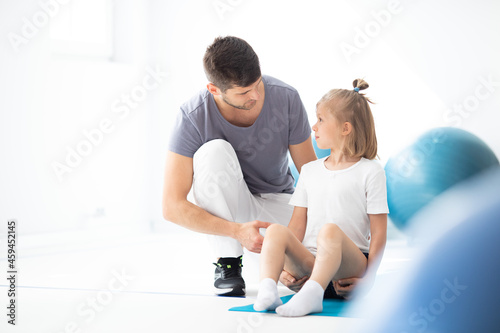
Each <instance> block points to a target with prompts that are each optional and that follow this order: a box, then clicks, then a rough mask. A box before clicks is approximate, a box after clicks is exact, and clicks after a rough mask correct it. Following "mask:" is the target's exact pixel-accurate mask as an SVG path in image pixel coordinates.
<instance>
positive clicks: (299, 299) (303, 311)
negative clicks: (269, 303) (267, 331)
mask: <svg viewBox="0 0 500 333" xmlns="http://www.w3.org/2000/svg"><path fill="white" fill-rule="evenodd" d="M323 294H324V290H323V288H322V287H321V285H320V284H319V283H318V282H316V281H314V280H307V282H306V283H304V285H303V286H302V288H301V289H300V291H299V292H298V293H297V294H295V296H293V297H292V299H291V300H289V301H288V302H287V303H286V304H285V305H282V306H279V307H278V308H276V313H277V314H279V315H280V316H285V317H299V316H305V315H307V314H310V313H314V312H321V311H323Z"/></svg>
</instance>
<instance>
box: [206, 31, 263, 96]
mask: <svg viewBox="0 0 500 333" xmlns="http://www.w3.org/2000/svg"><path fill="white" fill-rule="evenodd" d="M203 67H204V68H205V74H206V76H207V79H208V80H209V81H210V82H212V83H213V84H214V85H215V86H216V87H218V88H219V89H221V90H222V92H225V91H226V90H227V89H230V88H233V87H235V86H238V87H248V86H250V85H251V84H252V83H255V82H256V81H257V80H258V79H259V78H260V76H261V73H260V64H259V57H258V56H257V54H256V53H255V52H254V50H253V49H252V47H251V46H250V45H249V44H248V43H247V42H246V41H244V40H243V39H241V38H238V37H232V36H228V37H217V38H216V39H215V40H214V42H213V43H212V45H210V46H209V47H208V48H207V51H206V52H205V56H204V57H203Z"/></svg>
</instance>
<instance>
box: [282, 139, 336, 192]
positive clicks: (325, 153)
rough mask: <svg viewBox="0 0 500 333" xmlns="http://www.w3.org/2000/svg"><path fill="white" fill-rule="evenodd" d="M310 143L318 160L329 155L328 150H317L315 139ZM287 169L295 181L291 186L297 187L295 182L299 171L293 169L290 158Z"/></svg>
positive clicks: (297, 179) (293, 165)
mask: <svg viewBox="0 0 500 333" xmlns="http://www.w3.org/2000/svg"><path fill="white" fill-rule="evenodd" d="M312 143H313V147H314V152H315V153H316V156H317V157H318V158H323V157H326V156H328V155H330V149H320V148H318V144H317V143H316V139H314V138H313V140H312ZM288 167H289V168H290V171H291V172H292V176H293V178H294V179H295V183H294V184H293V186H297V182H298V181H299V171H298V170H297V168H296V167H295V164H294V163H293V160H292V159H291V158H289V163H288Z"/></svg>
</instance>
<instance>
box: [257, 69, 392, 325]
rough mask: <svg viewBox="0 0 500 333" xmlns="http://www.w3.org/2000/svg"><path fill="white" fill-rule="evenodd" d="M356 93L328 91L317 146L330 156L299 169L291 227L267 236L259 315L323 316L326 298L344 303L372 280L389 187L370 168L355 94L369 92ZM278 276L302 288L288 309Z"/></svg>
mask: <svg viewBox="0 0 500 333" xmlns="http://www.w3.org/2000/svg"><path fill="white" fill-rule="evenodd" d="M353 86H354V90H346V89H334V90H331V91H329V92H328V93H327V94H326V95H324V96H323V98H321V100H320V101H319V102H318V104H317V105H316V116H317V122H316V124H315V125H314V126H313V127H312V129H313V131H314V132H315V136H316V142H317V144H318V147H319V148H323V149H327V148H328V149H330V150H331V153H330V156H328V157H326V158H323V159H320V160H317V161H313V162H310V163H308V164H306V165H304V166H303V167H302V172H301V175H300V178H299V182H298V184H297V188H296V190H295V193H294V194H293V197H292V199H291V200H290V204H291V205H294V206H295V208H294V211H293V215H292V218H291V220H290V224H289V225H288V227H284V226H281V225H278V224H273V225H271V226H270V227H268V228H267V231H266V236H265V238H264V244H263V246H262V252H261V258H260V266H261V267H260V278H261V282H260V286H259V292H258V295H257V301H256V303H255V305H254V309H255V310H256V311H264V310H274V309H275V310H276V312H277V313H278V314H279V315H282V316H291V317H294V316H304V315H307V314H309V313H313V312H321V311H322V310H323V298H324V297H328V295H332V294H333V295H334V296H336V297H338V296H337V295H340V296H347V295H348V294H349V292H350V291H351V290H352V289H353V287H354V285H355V284H356V283H357V282H358V280H359V279H361V278H363V280H369V281H370V280H373V279H374V276H375V273H376V270H377V268H378V266H379V263H380V260H381V257H382V253H383V252H384V248H385V242H386V231H387V214H388V207H387V194H386V193H387V191H386V179H385V173H384V169H383V168H382V167H381V165H380V164H379V163H378V162H376V161H373V159H374V158H375V157H376V156H377V138H376V135H375V125H374V122H373V116H372V114H371V110H370V106H369V105H368V102H370V103H371V101H370V100H369V99H368V98H367V97H365V96H364V95H363V94H360V93H359V91H360V90H364V89H366V88H368V84H367V83H366V82H365V81H364V80H361V79H358V80H354V82H353ZM281 273H283V275H284V276H288V277H291V280H293V281H298V282H294V283H291V284H289V283H286V285H287V286H288V287H289V288H291V289H297V288H299V287H300V286H301V283H303V285H302V287H301V288H300V290H299V292H298V293H297V294H295V295H294V297H293V298H292V299H291V300H290V301H289V302H288V303H286V304H285V305H282V302H281V299H280V298H279V296H278V289H277V281H278V278H279V277H280V274H281ZM365 273H366V274H365ZM308 277H309V278H308ZM282 281H283V280H282ZM304 281H306V282H305V283H304ZM327 287H328V289H327Z"/></svg>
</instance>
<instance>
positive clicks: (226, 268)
mask: <svg viewBox="0 0 500 333" xmlns="http://www.w3.org/2000/svg"><path fill="white" fill-rule="evenodd" d="M214 265H215V266H217V267H219V268H220V270H221V275H222V278H223V279H227V278H232V277H241V273H240V271H241V267H243V265H242V264H241V263H240V264H236V265H231V264H221V263H214Z"/></svg>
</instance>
